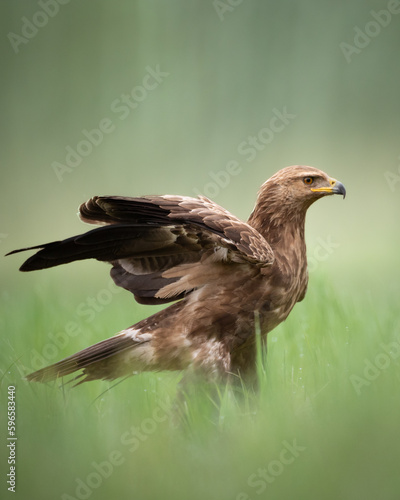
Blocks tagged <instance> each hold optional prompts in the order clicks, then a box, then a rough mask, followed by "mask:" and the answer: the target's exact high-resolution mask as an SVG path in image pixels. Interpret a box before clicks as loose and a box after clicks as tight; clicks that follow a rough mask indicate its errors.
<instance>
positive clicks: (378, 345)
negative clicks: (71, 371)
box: [1, 273, 400, 500]
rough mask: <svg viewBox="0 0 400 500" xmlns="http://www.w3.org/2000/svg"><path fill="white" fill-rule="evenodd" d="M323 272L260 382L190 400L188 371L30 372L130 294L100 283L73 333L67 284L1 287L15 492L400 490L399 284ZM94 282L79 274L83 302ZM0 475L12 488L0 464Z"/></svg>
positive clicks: (386, 493)
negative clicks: (367, 287)
mask: <svg viewBox="0 0 400 500" xmlns="http://www.w3.org/2000/svg"><path fill="white" fill-rule="evenodd" d="M329 283H330V278H329V277H321V276H320V274H319V273H315V275H314V276H313V277H312V279H311V283H310V289H309V293H308V295H307V297H306V300H305V301H304V302H303V303H302V304H298V305H297V306H296V308H295V309H294V311H293V313H292V314H291V315H290V317H289V319H288V320H287V321H286V322H285V323H284V324H282V325H280V326H279V327H278V328H277V329H276V330H275V331H274V332H272V333H271V334H270V337H269V343H268V360H267V361H265V359H264V356H262V355H260V365H259V374H260V393H259V394H258V395H257V394H254V393H253V392H251V391H249V390H247V389H246V388H243V390H241V391H238V390H235V391H234V390H232V389H230V388H223V387H213V388H210V387H203V386H202V385H201V384H200V385H196V386H193V387H192V388H190V389H189V391H188V394H187V397H186V403H182V401H181V400H180V399H179V400H178V399H177V398H176V393H177V385H178V383H179V380H180V378H181V374H179V373H149V374H141V375H137V376H135V377H131V378H129V379H128V380H125V381H123V382H122V383H120V384H117V385H114V386H112V385H113V384H109V383H106V382H91V383H88V384H83V385H82V386H79V387H77V388H71V386H70V385H66V386H63V387H61V386H60V385H59V384H49V385H40V384H28V383H27V382H25V381H24V380H22V375H23V374H24V373H25V372H26V371H27V370H29V369H31V368H34V367H38V366H39V365H40V363H41V362H45V361H46V360H47V361H49V362H52V361H54V360H55V359H60V358H61V357H63V356H65V355H68V354H70V353H72V352H74V351H75V350H77V349H80V348H82V347H84V346H87V345H89V344H90V343H93V342H95V341H97V340H100V339H102V338H105V337H106V336H109V334H110V332H115V331H116V324H117V325H121V327H122V326H124V325H125V326H126V325H127V324H131V323H133V322H134V321H135V320H137V319H140V318H141V317H143V316H144V315H145V313H144V310H142V309H141V308H140V307H139V306H137V307H136V306H132V305H131V300H130V297H129V296H125V295H127V294H121V295H119V296H118V300H117V299H115V300H114V298H113V296H112V298H111V299H110V300H109V303H107V304H105V303H106V299H105V297H106V296H108V297H109V295H107V294H105V295H104V297H103V299H102V300H103V303H104V305H103V306H102V308H100V307H99V306H98V305H97V309H98V311H97V312H96V314H95V317H94V318H92V319H93V321H91V322H90V324H89V322H88V319H89V315H88V314H86V316H82V317H81V318H80V319H76V318H75V319H76V324H78V326H79V328H82V330H85V334H84V335H82V336H80V335H76V336H72V335H69V336H68V335H66V334H65V331H66V330H65V328H64V326H63V325H67V324H68V321H69V320H70V319H71V318H72V317H73V316H74V311H76V310H77V308H76V306H70V305H66V306H63V305H62V301H63V300H64V298H65V297H64V295H65V293H66V291H65V290H64V291H63V292H61V291H59V290H58V291H56V290H55V289H54V290H50V289H49V288H46V287H45V288H43V289H40V290H36V291H31V292H30V293H26V294H24V295H19V300H20V306H19V307H20V309H19V310H17V309H16V307H15V304H16V303H17V301H15V300H14V299H15V297H13V296H10V295H5V296H3V300H2V305H3V307H4V311H3V312H2V315H1V318H2V319H1V321H2V329H3V330H4V334H3V336H2V346H1V361H2V367H8V369H6V370H5V372H4V373H3V374H2V380H1V398H2V401H1V404H2V408H5V405H6V399H7V387H8V386H10V385H13V386H15V387H16V405H17V406H16V409H17V420H16V427H17V430H16V436H17V438H18V441H17V450H16V451H17V470H16V472H17V493H16V495H14V497H15V498H21V499H27V498H29V499H44V500H47V499H71V498H74V499H86V498H93V499H97V498H99V499H109V498H118V497H120V498H131V499H159V498H173V499H175V500H178V499H182V500H183V499H184V500H186V499H188V498H190V499H202V500H203V499H218V500H225V499H232V500H247V499H254V498H260V499H262V498H269V499H275V498H276V499H277V498H279V499H280V498H282V499H288V498H296V499H302V498H304V499H306V498H307V499H317V498H318V499H319V498H324V499H330V498H332V499H335V500H337V499H339V498H340V499H358V498H367V499H377V498H379V499H397V498H398V493H399V491H400V476H399V474H398V464H399V460H400V452H399V446H398V442H399V437H400V430H399V418H400V404H399V398H398V384H399V378H400V368H399V363H398V360H399V359H400V321H399V315H398V303H399V296H398V295H397V296H396V294H395V293H393V292H390V293H387V294H386V295H385V294H384V293H383V292H382V290H376V289H374V292H373V293H371V292H368V293H366V292H363V291H362V290H360V291H359V293H358V294H355V293H353V291H351V290H345V291H343V290H339V289H338V287H337V286H333V285H330V284H329ZM68 293H69V292H68ZM85 293H86V292H85V290H84V289H82V290H75V294H76V298H77V301H76V302H75V303H79V301H80V300H82V301H85V297H86V295H85ZM63 297H64V298H63ZM378 297H379V298H378ZM125 300H126V302H125ZM46 302H47V303H48V304H52V305H51V307H46ZM128 303H129V304H130V305H131V307H129V308H128V307H127V304H128ZM21 311H24V313H23V314H21ZM132 311H133V314H132ZM147 312H148V311H147ZM135 314H136V317H135ZM85 319H86V321H87V324H85ZM51 329H53V332H56V333H54V334H52V333H50V334H47V335H46V334H45V332H49V331H50V330H51ZM70 331H71V332H74V333H76V331H74V330H73V329H72V327H71V329H70ZM53 357H54V359H52V358H53ZM4 415H5V412H4V411H3V410H2V413H1V429H2V434H3V432H4V431H5V429H6V421H5V419H4ZM2 443H3V451H2V453H1V459H2V461H3V462H2V470H3V471H4V470H7V471H8V465H7V464H6V463H5V462H6V460H7V449H6V450H5V439H2ZM1 488H2V498H6V496H5V493H8V492H7V487H6V485H5V479H4V477H3V478H2V485H1ZM14 497H13V498H14ZM7 498H8V496H7Z"/></svg>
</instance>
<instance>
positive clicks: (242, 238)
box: [10, 195, 274, 304]
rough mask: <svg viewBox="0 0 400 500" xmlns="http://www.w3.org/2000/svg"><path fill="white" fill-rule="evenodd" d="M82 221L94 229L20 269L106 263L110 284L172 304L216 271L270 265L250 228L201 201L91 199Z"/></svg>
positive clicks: (265, 247)
mask: <svg viewBox="0 0 400 500" xmlns="http://www.w3.org/2000/svg"><path fill="white" fill-rule="evenodd" d="M79 212H80V217H81V219H82V220H83V221H84V222H89V223H92V224H100V225H102V226H101V227H98V228H96V229H93V230H92V231H89V232H87V233H84V234H82V235H78V236H73V237H71V238H68V239H66V240H63V241H55V242H52V243H47V244H44V245H38V246H35V247H30V248H24V249H21V250H15V251H14V252H10V253H15V252H20V251H23V250H31V249H40V250H39V251H38V252H37V253H36V254H35V255H33V256H32V257H30V258H29V259H28V260H27V261H26V262H25V263H24V264H23V265H22V266H21V268H20V269H21V271H33V270H37V269H45V268H48V267H53V266H57V265H60V264H65V263H68V262H72V261H75V260H82V259H88V258H95V259H97V260H100V261H107V262H109V263H111V264H112V269H111V276H112V278H113V280H114V281H115V283H116V284H117V285H119V286H122V287H123V288H125V289H127V290H130V291H131V292H132V293H133V294H134V296H135V298H136V300H137V301H138V302H140V303H147V304H154V303H163V302H169V301H172V300H176V299H179V298H182V297H184V296H185V295H186V294H187V293H189V292H191V291H193V290H195V289H197V288H199V287H200V286H202V285H204V284H206V283H207V282H209V281H210V280H212V279H215V273H216V272H217V269H216V266H217V267H218V266H219V268H221V266H222V265H223V266H226V265H240V264H247V265H253V266H254V265H255V266H259V267H264V266H269V265H271V264H272V262H273V260H274V255H273V252H272V249H271V247H270V246H269V244H268V243H267V241H266V240H265V239H264V237H263V236H262V235H261V234H260V233H258V231H256V230H255V229H254V228H252V227H251V226H250V225H248V224H246V223H245V222H243V221H241V220H239V219H238V218H236V217H235V216H233V215H232V214H231V213H229V212H228V211H227V210H225V209H223V208H222V207H220V206H219V205H217V204H215V203H213V202H212V201H211V200H209V199H207V198H205V197H199V198H190V197H180V196H168V195H166V196H145V197H140V198H125V197H98V196H96V197H94V198H91V199H90V200H89V201H88V202H86V203H84V204H83V205H81V207H80V209H79Z"/></svg>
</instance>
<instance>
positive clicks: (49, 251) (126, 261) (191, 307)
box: [10, 166, 346, 382]
mask: <svg viewBox="0 0 400 500" xmlns="http://www.w3.org/2000/svg"><path fill="white" fill-rule="evenodd" d="M332 194H342V195H343V196H345V194H346V191H345V188H344V186H343V184H341V183H340V182H338V181H336V180H335V179H332V178H330V177H329V176H328V175H327V174H325V173H324V172H322V171H321V170H318V169H316V168H312V167H307V166H292V167H287V168H284V169H282V170H280V171H279V172H277V173H276V174H275V175H273V176H272V177H271V178H270V179H268V180H267V181H266V182H265V183H264V184H263V185H262V186H261V189H260V191H259V194H258V197H257V202H256V205H255V208H254V210H253V212H252V214H251V215H250V217H249V219H248V221H247V222H243V221H241V220H240V219H238V218H237V217H235V216H234V215H232V214H231V213H230V212H228V211H227V210H225V209H224V208H222V207H220V206H219V205H217V204H216V203H214V202H212V201H211V200H209V199H208V198H205V197H202V196H199V197H198V198H190V197H184V196H169V195H166V196H144V197H138V198H126V197H119V196H95V197H94V198H91V199H90V200H89V201H87V202H86V203H84V204H83V205H81V207H80V209H79V213H80V217H81V219H82V220H83V221H84V222H88V223H91V224H100V225H101V227H98V228H96V229H93V230H92V231H89V232H87V233H84V234H82V235H79V236H73V237H71V238H68V239H66V240H62V241H55V242H52V243H47V244H44V245H38V246H35V247H30V248H24V249H21V250H15V251H13V252H10V253H11V254H12V253H16V252H20V251H24V250H32V249H39V251H38V252H37V253H36V254H34V255H33V256H32V257H30V258H29V259H28V260H26V262H24V264H23V265H22V266H21V268H20V269H21V271H33V270H37V269H45V268H48V267H53V266H58V265H60V264H66V263H69V262H72V261H75V260H82V259H89V258H94V259H97V260H100V261H106V262H109V263H110V264H111V266H112V268H111V276H112V278H113V280H114V281H115V283H116V284H117V285H118V286H121V287H123V288H125V289H126V290H129V291H130V292H132V293H133V295H134V297H135V299H136V300H137V302H139V303H141V304H163V303H167V302H173V301H174V302H175V303H174V304H172V305H170V306H169V307H168V308H166V309H164V310H162V311H160V312H158V313H156V314H154V315H152V316H150V317H149V318H147V319H144V320H143V321H140V322H139V323H136V324H135V325H133V326H131V327H129V328H127V329H125V330H123V331H122V332H120V333H119V334H117V335H116V336H114V337H111V338H109V339H107V340H104V341H102V342H99V343H97V344H95V345H93V346H91V347H88V348H86V349H84V350H83V351H80V352H78V353H76V354H73V355H72V356H69V357H68V358H66V359H64V360H62V361H59V362H58V363H55V364H53V365H51V366H48V367H46V368H43V369H41V370H38V371H36V372H34V373H31V374H30V375H28V376H27V378H28V380H31V381H40V382H45V381H48V380H51V379H55V378H57V377H63V376H65V375H69V374H71V373H73V372H75V371H78V370H82V371H81V373H80V375H78V378H79V377H82V379H81V382H82V381H87V380H95V379H109V380H111V379H115V378H118V377H121V376H126V375H129V374H133V373H136V372H138V371H145V370H183V369H186V368H189V367H192V368H193V369H195V370H196V371H197V372H199V373H203V374H204V375H205V376H206V377H211V378H213V379H216V380H218V379H226V378H227V377H229V376H240V377H241V378H242V379H246V378H251V377H252V376H253V375H254V373H255V359H256V352H255V321H256V320H255V318H256V317H257V318H258V321H259V325H260V329H261V333H262V335H266V334H267V333H268V332H269V331H271V330H272V329H273V328H275V327H276V326H277V325H278V324H279V323H281V322H282V321H283V320H285V319H286V317H287V316H288V314H289V313H290V311H291V310H292V308H293V306H294V305H295V304H296V302H299V301H301V300H302V299H303V298H304V295H305V293H306V289H307V282H308V273H307V257H306V245H305V240H304V224H305V216H306V211H307V209H308V208H309V207H310V205H311V204H312V203H313V202H315V201H316V200H318V199H319V198H322V197H323V196H326V195H332Z"/></svg>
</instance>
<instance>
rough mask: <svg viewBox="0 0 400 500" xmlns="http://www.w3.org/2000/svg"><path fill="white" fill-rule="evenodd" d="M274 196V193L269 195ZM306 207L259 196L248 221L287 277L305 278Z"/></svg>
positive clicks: (265, 194) (284, 200) (277, 197)
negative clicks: (271, 251) (264, 241)
mask: <svg viewBox="0 0 400 500" xmlns="http://www.w3.org/2000/svg"><path fill="white" fill-rule="evenodd" d="M271 194H275V193H271ZM307 208H308V206H306V205H303V206H298V205H297V204H294V203H290V201H289V200H288V199H285V198H284V197H283V198H281V196H280V195H279V196H276V197H275V196H267V193H265V191H264V192H261V193H260V195H259V197H258V200H257V203H256V206H255V208H254V211H253V212H252V214H251V215H250V217H249V219H248V224H250V225H251V226H252V227H254V229H256V230H257V231H258V232H259V233H260V234H262V236H264V238H265V239H266V240H267V242H268V243H269V245H270V246H271V248H272V250H273V252H274V255H275V259H276V261H277V262H276V263H277V265H278V266H279V268H280V269H281V271H282V272H283V273H284V274H287V275H288V276H297V277H300V276H306V274H307V273H306V268H307V254H306V243H305V237H304V227H305V219H306V212H307Z"/></svg>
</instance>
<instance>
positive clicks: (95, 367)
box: [26, 330, 150, 383]
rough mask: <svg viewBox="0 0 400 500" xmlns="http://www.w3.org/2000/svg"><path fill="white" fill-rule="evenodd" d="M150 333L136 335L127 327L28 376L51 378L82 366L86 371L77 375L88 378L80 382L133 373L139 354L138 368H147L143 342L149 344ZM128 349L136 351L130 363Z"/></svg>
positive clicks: (37, 378)
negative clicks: (126, 361) (113, 335)
mask: <svg viewBox="0 0 400 500" xmlns="http://www.w3.org/2000/svg"><path fill="white" fill-rule="evenodd" d="M149 337H150V336H149V335H146V334H142V335H140V336H138V338H137V339H135V338H133V336H132V335H131V332H130V330H127V331H126V332H123V333H120V334H119V335H116V336H115V337H111V338H109V339H106V340H103V341H101V342H98V343H97V344H94V345H92V346H91V347H87V348H86V349H83V350H82V351H79V352H77V353H76V354H73V355H72V356H68V357H67V358H65V359H63V360H61V361H58V362H57V363H54V364H53V365H50V366H46V367H45V368H42V369H40V370H37V371H35V372H33V373H30V374H29V375H27V376H26V379H27V380H28V381H30V382H49V381H51V380H55V379H57V378H60V377H64V376H66V375H70V374H71V373H74V372H76V371H78V370H84V372H83V373H82V374H80V375H78V376H77V377H76V378H80V377H81V376H83V375H85V376H86V378H85V379H84V380H81V381H80V382H79V383H82V382H84V381H86V380H96V379H108V380H112V379H115V378H118V377H120V376H121V375H126V374H128V373H133V371H134V370H135V363H134V359H135V358H137V361H138V365H139V366H138V368H140V369H143V362H141V360H140V357H141V355H142V354H143V352H142V350H141V349H140V346H141V347H142V348H143V347H144V345H146V344H148V343H149V340H150V338H149ZM146 347H148V346H146ZM128 350H132V351H133V352H132V356H130V357H131V358H133V361H132V360H130V362H129V363H124V362H123V359H121V358H123V357H124V354H126V353H127V351H128ZM134 351H136V352H134ZM128 357H129V356H128Z"/></svg>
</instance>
